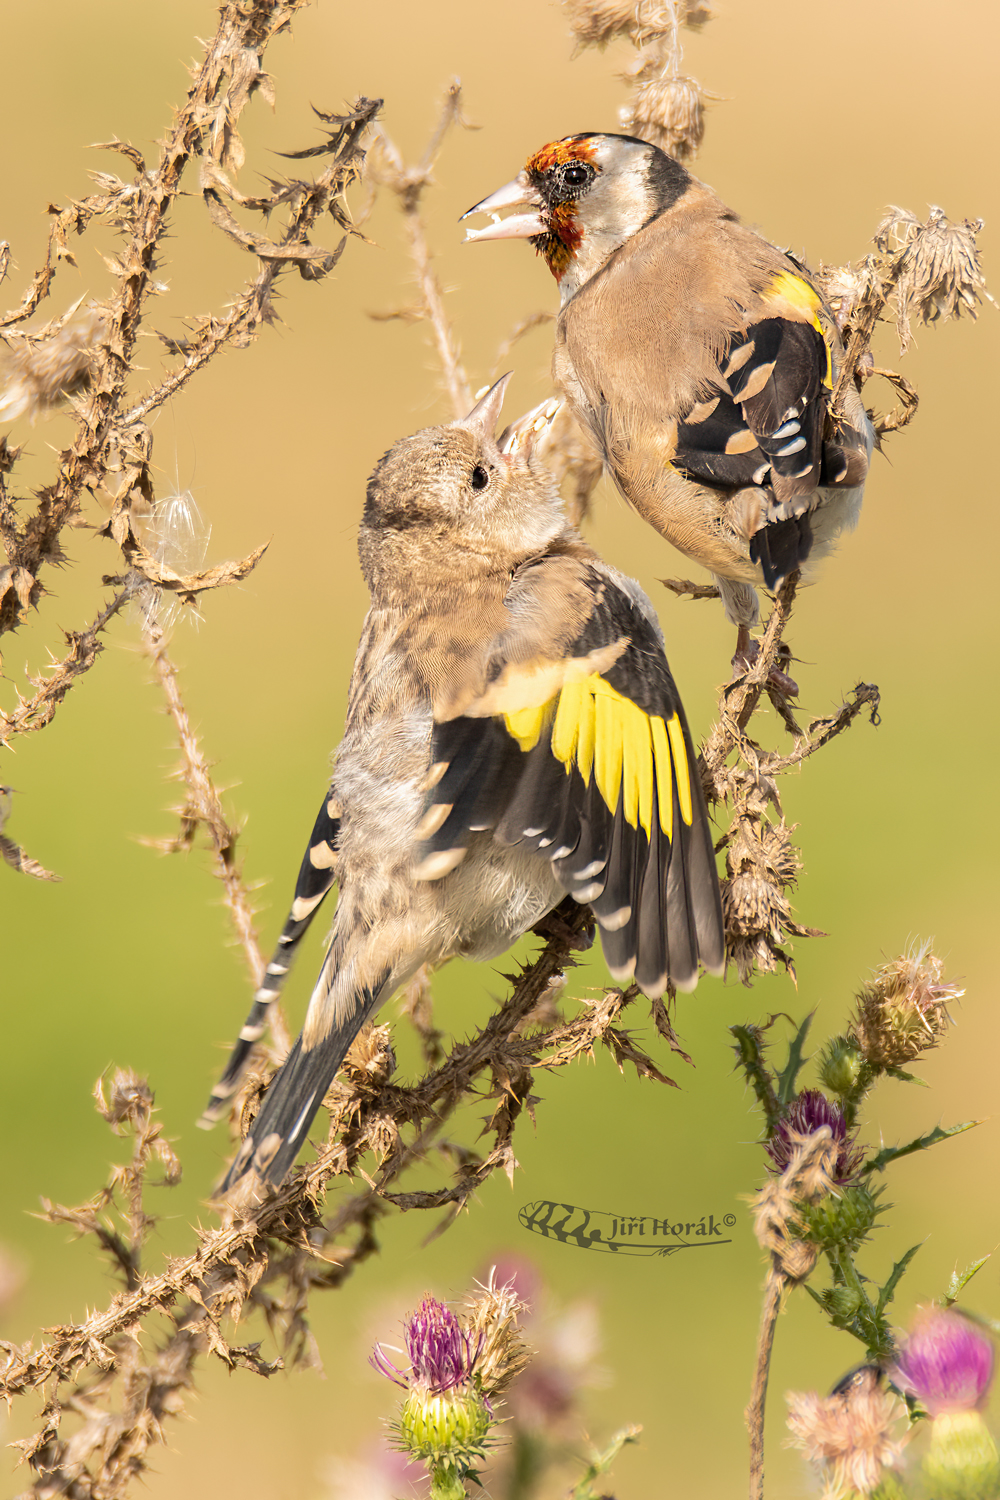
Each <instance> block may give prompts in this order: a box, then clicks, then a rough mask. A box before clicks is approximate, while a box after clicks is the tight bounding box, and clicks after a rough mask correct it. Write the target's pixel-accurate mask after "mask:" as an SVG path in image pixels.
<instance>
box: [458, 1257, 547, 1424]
mask: <svg viewBox="0 0 1000 1500" xmlns="http://www.w3.org/2000/svg"><path fill="white" fill-rule="evenodd" d="M526 1311H527V1304H526V1303H525V1302H523V1301H522V1300H521V1298H520V1296H519V1295H518V1293H517V1290H516V1289H515V1287H514V1286H513V1285H512V1283H511V1282H509V1281H508V1282H506V1283H505V1284H504V1285H498V1283H497V1276H496V1269H495V1268H494V1269H493V1270H492V1271H491V1272H490V1276H489V1280H488V1281H487V1283H486V1285H485V1286H482V1285H480V1288H479V1291H478V1292H476V1293H472V1294H470V1296H468V1297H467V1298H466V1302H465V1324H466V1327H467V1329H468V1339H469V1342H470V1345H471V1346H474V1347H475V1348H476V1350H477V1355H476V1361H475V1364H476V1376H477V1379H478V1383H479V1389H480V1390H481V1391H482V1393H483V1395H484V1396H485V1397H486V1399H487V1401H490V1400H492V1399H493V1398H495V1397H496V1396H499V1395H501V1394H502V1393H503V1392H504V1391H505V1390H506V1389H507V1387H508V1386H509V1385H510V1383H511V1381H512V1380H514V1379H515V1377H516V1376H518V1375H520V1373H521V1371H522V1370H523V1369H524V1367H525V1366H526V1365H527V1363H528V1361H529V1359H530V1358H531V1354H530V1351H529V1349H528V1347H527V1345H526V1344H525V1342H524V1340H523V1339H522V1338H521V1335H520V1333H519V1332H518V1327H517V1324H518V1319H519V1317H520V1316H521V1315H522V1314H523V1313H524V1312H526Z"/></svg>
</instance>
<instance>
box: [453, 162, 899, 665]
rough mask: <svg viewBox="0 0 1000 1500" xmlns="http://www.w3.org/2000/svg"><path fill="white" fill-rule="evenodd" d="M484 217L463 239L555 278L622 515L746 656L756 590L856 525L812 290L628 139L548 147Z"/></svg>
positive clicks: (577, 395)
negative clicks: (706, 591) (694, 573)
mask: <svg viewBox="0 0 1000 1500" xmlns="http://www.w3.org/2000/svg"><path fill="white" fill-rule="evenodd" d="M521 204H523V205H527V207H528V209H529V212H527V213H519V214H515V215H514V216H512V217H507V218H505V219H501V218H500V216H499V210H501V209H505V208H513V207H516V206H517V205H521ZM483 212H486V213H492V214H493V215H494V222H493V223H492V224H490V225H487V226H486V227H485V228H483V229H478V230H470V231H469V239H471V240H495V239H529V240H530V241H531V242H532V244H533V245H534V246H535V249H536V250H537V251H538V252H539V253H540V254H541V255H543V256H544V257H545V260H546V261H547V262H548V265H549V269H550V270H551V271H552V274H553V275H554V276H555V278H556V280H557V282H558V283H559V292H560V297H561V310H560V313H559V318H558V321H557V324H556V348H555V357H554V364H553V368H554V373H555V378H556V381H557V383H558V384H559V385H560V386H561V387H562V389H563V391H564V392H565V394H566V396H567V397H568V399H569V401H570V403H571V405H572V407H573V410H574V412H575V413H576V415H577V417H578V418H579V419H580V421H581V422H582V423H583V425H584V426H585V427H586V428H588V429H589V430H590V432H591V433H592V434H593V436H594V438H595V439H596V441H597V443H598V445H599V447H600V450H601V452H602V454H603V456H604V459H605V462H606V464H607V467H608V469H609V470H610V472H611V474H612V475H613V477H614V479H615V482H616V484H617V485H618V488H619V489H620V491H621V493H622V495H623V496H624V497H625V499H626V500H627V501H628V502H629V503H630V504H631V505H633V506H634V507H635V509H636V510H637V511H638V512H639V514H640V515H641V516H642V517H643V518H644V519H645V520H647V521H649V522H650V524H651V525H652V526H654V527H655V528H656V530H657V531H659V532H660V533H661V534H662V535H663V536H665V537H666V538H667V540H668V541H669V542H672V543H673V545H674V546H675V547H677V548H678V549H679V550H680V551H681V552H683V553H685V554H686V555H687V556H688V557H690V558H692V559H693V560H694V561H695V562H699V563H701V564H702V565H703V566H704V567H706V568H708V570H709V571H710V572H711V573H712V574H713V575H714V577H715V581H716V583H717V585H718V588H719V592H720V594H721V596H722V599H723V602H724V604H725V608H726V613H727V615H728V617H729V619H730V620H731V621H732V623H733V624H735V625H736V626H738V627H739V632H740V634H739V641H738V645H737V652H738V655H743V656H745V653H746V648H747V644H748V632H749V629H750V627H751V626H752V625H754V624H755V623H756V622H757V619H758V617H759V605H758V600H757V593H756V588H757V587H758V586H759V585H760V584H764V585H765V586H766V587H767V588H769V589H775V588H777V587H779V586H780V584H781V583H782V582H783V580H784V579H785V578H786V577H787V576H788V574H789V573H791V572H792V571H793V570H794V569H796V568H805V569H806V570H807V576H808V570H809V568H810V566H811V565H812V564H813V563H815V562H816V561H818V560H819V559H820V558H821V557H822V556H824V555H825V554H826V553H827V552H829V551H830V549H831V547H832V545H833V543H834V541H835V539H836V537H837V536H838V535H839V534H840V532H842V531H844V530H845V529H848V528H850V527H853V526H854V525H855V523H856V521H857V518H858V512H859V509H860V506H861V496H862V491H863V488H864V481H865V476H866V474H867V471H868V461H869V458H870V456H871V450H872V443H873V436H874V435H873V431H872V427H871V424H870V422H869V420H868V417H867V415H866V413H865V410H864V407H863V406H862V404H861V399H860V396H859V395H858V392H857V389H856V387H855V385H854V383H853V382H852V383H851V384H850V385H849V387H848V393H847V402H846V407H845V415H844V416H843V417H840V418H834V417H833V416H832V415H831V413H830V410H829V403H830V397H831V394H832V391H833V387H834V384H835V382H836V379H837V375H838V371H839V366H840V362H841V360H842V357H843V349H842V346H841V342H840V338H839V336H838V333H837V328H836V324H835V322H834V320H833V317H832V315H831V313H830V312H829V310H828V308H827V307H826V305H825V304H824V302H823V299H822V297H821V296H820V294H819V292H818V291H817V289H816V287H815V285H814V284H813V282H812V281H811V280H810V278H809V275H808V274H807V272H806V271H805V270H804V269H803V267H802V266H801V265H800V264H799V263H798V262H797V261H795V260H793V259H792V258H791V257H790V256H789V255H786V254H784V253H783V252H782V251H781V250H778V249H776V248H775V246H774V245H771V244H769V243H768V241H767V240H765V239H763V238H762V237H761V236H760V235H759V234H756V233H754V231H753V230H751V229H747V228H746V227H745V226H744V225H742V224H741V223H740V222H739V220H738V219H737V217H736V215H735V214H734V213H733V212H732V211H731V210H730V209H728V208H727V207H726V205H725V204H724V203H723V202H722V201H721V199H720V198H719V197H718V196H717V195H716V194H715V193H714V192H713V191H712V189H711V188H709V187H706V185H705V184H704V183H703V182H699V181H698V179H697V178H696V177H692V176H691V174H690V173H689V172H688V171H686V170H685V168H684V167H682V166H681V165H680V163H679V162H677V161H674V159H673V158H672V157H670V156H667V155H666V153H665V152H663V151H660V150H659V149H658V148H657V147H656V146H652V145H650V144H649V143H648V142H646V141H641V140H636V139H635V138H633V137H632V136H622V135H593V134H584V135H573V136H567V137H566V139H565V140H561V141H554V142H552V143H551V144H550V145H548V146H543V147H542V149H541V150H540V151H536V152H535V154H534V155H533V156H532V157H531V158H530V159H529V161H528V163H527V165H526V166H525V168H524V170H523V171H522V172H521V173H520V174H519V176H518V177H517V178H515V180H514V181H513V182H511V183H508V184H507V186H506V187H503V188H500V190H499V191H498V192H495V193H492V194H491V195H490V196H489V197H488V198H484V199H483V200H482V201H481V202H480V203H477V204H476V205H475V207H474V208H471V209H469V214H474V213H483ZM464 217H466V218H467V217H468V214H466V215H465V216H464Z"/></svg>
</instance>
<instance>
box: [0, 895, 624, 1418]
mask: <svg viewBox="0 0 1000 1500" xmlns="http://www.w3.org/2000/svg"><path fill="white" fill-rule="evenodd" d="M588 920H589V914H588V913H587V911H586V909H584V908H581V909H580V916H579V927H578V928H577V929H576V930H574V929H573V927H572V925H568V926H567V931H566V933H565V934H563V935H557V936H554V937H552V938H550V940H549V941H548V943H547V944H546V945H545V947H544V948H543V949H542V951H541V953H540V954H539V955H538V957H537V958H536V959H535V960H534V962H533V963H531V964H529V965H528V966H527V968H525V969H524V971H523V972H522V974H521V975H520V977H519V979H518V981H517V983H516V985H515V986H514V989H513V991H512V993H511V995H510V998H509V999H508V1000H507V1002H506V1003H505V1004H504V1005H503V1006H502V1007H501V1008H500V1009H499V1010H498V1011H496V1012H495V1013H494V1014H493V1015H492V1016H491V1017H490V1020H489V1021H488V1022H487V1024H486V1025H485V1026H484V1027H483V1028H482V1030H481V1031H480V1033H479V1035H478V1036H477V1037H475V1038H474V1039H473V1041H472V1042H470V1043H468V1044H466V1045H464V1046H462V1047H460V1048H457V1049H456V1050H455V1052H454V1053H452V1055H451V1056H450V1057H449V1058H448V1059H447V1061H446V1062H445V1063H444V1064H443V1065H442V1066H441V1067H440V1068H438V1069H437V1070H436V1071H435V1072H433V1073H431V1074H429V1075H428V1076H427V1077H426V1078H425V1079H423V1080H422V1081H421V1082H420V1083H419V1084H417V1085H416V1086H415V1087H414V1088H412V1089H400V1088H396V1087H393V1086H391V1085H390V1086H386V1087H385V1088H383V1089H381V1090H377V1091H374V1092H373V1091H372V1089H371V1088H370V1087H369V1088H367V1089H365V1088H358V1087H356V1086H351V1085H349V1084H346V1083H345V1084H341V1085H340V1086H339V1087H338V1091H337V1093H336V1094H335V1095H333V1096H331V1102H332V1103H333V1121H332V1130H333V1135H334V1140H333V1143H332V1144H331V1145H330V1146H328V1147H326V1148H325V1149H324V1150H322V1151H320V1152H319V1153H318V1154H317V1156H316V1157H315V1159H314V1160H313V1161H312V1162H310V1163H309V1164H308V1166H306V1167H305V1168H304V1169H303V1170H301V1171H300V1172H299V1173H297V1174H296V1175H295V1176H293V1177H292V1178H290V1179H289V1180H288V1181H287V1182H286V1183H285V1184H284V1186H283V1187H282V1188H281V1189H280V1190H279V1191H278V1192H277V1193H275V1194H273V1195H272V1196H270V1197H269V1198H267V1200H266V1201H265V1202H264V1203H263V1204H261V1205H255V1206H253V1207H252V1208H249V1209H247V1210H246V1211H244V1213H243V1214H241V1216H239V1217H237V1218H235V1219H234V1221H233V1222H232V1223H229V1224H226V1225H225V1226H223V1227H221V1228H219V1229H215V1230H208V1231H202V1233H201V1237H200V1243H199V1246H198V1249H197V1250H196V1251H195V1252H194V1253H193V1254H191V1255H188V1256H185V1257H182V1258H179V1259H175V1260H173V1261H172V1262H171V1264H170V1266H169V1268H168V1269H167V1270H166V1271H164V1272H163V1273H161V1274H160V1275H158V1276H146V1277H143V1278H142V1280H141V1282H140V1284H139V1285H138V1286H137V1287H136V1289H135V1290H134V1291H131V1292H127V1293H125V1294H121V1295H118V1296H116V1297H115V1298H114V1299H113V1301H112V1302H111V1304H110V1306H109V1307H108V1308H107V1309H106V1310H105V1311H103V1312H100V1313H95V1314H93V1316H92V1317H90V1318H89V1319H88V1320H87V1321H86V1322H85V1323H82V1324H77V1325H71V1326H68V1327H64V1328H59V1329H57V1330H55V1332H54V1334H53V1336H52V1337H51V1338H50V1339H49V1341H48V1342H47V1343H45V1344H43V1345H42V1346H41V1348H39V1349H38V1350H37V1351H32V1350H30V1349H17V1348H15V1347H14V1346H12V1345H7V1346H6V1350H7V1366H6V1370H5V1371H4V1373H3V1375H2V1377H0V1396H3V1397H7V1398H10V1397H13V1396H17V1395H20V1394H22V1393H23V1392H25V1391H27V1390H29V1389H32V1388H35V1387H37V1386H40V1385H43V1384H44V1383H45V1382H46V1381H48V1380H50V1379H52V1378H53V1377H55V1378H57V1379H59V1380H65V1379H68V1378H69V1377H70V1376H71V1375H72V1374H73V1372H74V1371H75V1370H76V1369H78V1368H79V1367H80V1366H81V1365H83V1364H86V1363H89V1362H92V1361H94V1360H97V1361H98V1362H99V1363H106V1364H108V1365H110V1364H113V1362H114V1356H113V1355H112V1354H111V1352H110V1350H109V1348H108V1345H109V1342H110V1341H112V1340H114V1339H116V1338H118V1337H120V1336H121V1335H124V1334H127V1333H129V1332H130V1330H132V1329H134V1328H136V1327H137V1326H138V1325H139V1324H140V1323H141V1322H142V1321H143V1319H144V1318H146V1317H148V1316H150V1315H152V1314H153V1313H155V1312H164V1311H166V1310H168V1309H169V1308H170V1307H172V1306H173V1305H174V1304H175V1303H176V1302H177V1301H178V1300H179V1299H181V1298H183V1297H186V1296H190V1297H192V1298H193V1300H194V1302H195V1303H196V1304H197V1306H198V1309H199V1312H198V1317H199V1318H201V1319H207V1321H208V1323H209V1324H210V1325H211V1326H212V1327H216V1326H217V1324H218V1322H219V1319H220V1318H222V1317H223V1316H224V1315H225V1314H226V1313H227V1312H228V1311H232V1312H233V1313H234V1315H238V1313H239V1309H240V1306H241V1305H242V1303H243V1301H244V1300H246V1299H247V1298H248V1297H249V1296H250V1295H251V1294H252V1289H253V1287H254V1286H255V1285H256V1284H257V1282H258V1281H259V1279H260V1278H261V1277H263V1276H266V1274H267V1268H268V1262H269V1260H270V1259H271V1257H273V1256H274V1254H275V1251H276V1247H275V1246H273V1245H272V1244H271V1243H270V1242H271V1241H273V1240H278V1241H279V1242H282V1243H283V1244H284V1245H286V1246H287V1247H289V1248H290V1249H292V1250H294V1251H296V1252H302V1253H305V1254H307V1255H309V1256H310V1257H313V1258H315V1257H316V1256H317V1255H319V1256H320V1258H321V1259H325V1260H327V1263H328V1267H329V1269H328V1271H327V1273H326V1276H325V1280H324V1284H326V1285H335V1284H338V1283H339V1282H340V1281H342V1280H343V1279H344V1278H345V1277H346V1276H347V1275H349V1274H350V1272H351V1270H352V1269H353V1268H354V1266H355V1265H356V1264H358V1263H360V1261H362V1260H364V1259H366V1258H367V1257H368V1256H369V1255H370V1254H372V1253H374V1251H375V1250H377V1248H378V1246H377V1244H376V1242H375V1240H374V1238H373V1236H372V1234H371V1227H372V1224H373V1222H374V1219H375V1218H376V1217H377V1216H378V1215H379V1213H381V1212H382V1211H383V1209H382V1204H381V1202H380V1200H381V1199H383V1198H385V1197H387V1194H386V1192H385V1188H386V1186H387V1184H388V1183H389V1181H391V1180H392V1179H393V1178H395V1177H396V1176H398V1174H399V1173H400V1172H401V1171H402V1170H403V1169H404V1168H405V1167H406V1166H407V1165H408V1164H409V1162H410V1161H411V1160H412V1158H413V1155H414V1151H413V1149H412V1148H408V1147H405V1146H398V1147H397V1149H396V1151H395V1152H393V1153H391V1154H390V1156H389V1159H388V1160H386V1161H385V1162H384V1164H383V1169H382V1171H381V1173H380V1174H379V1178H378V1180H377V1181H376V1182H375V1183H374V1184H373V1185H372V1187H371V1188H370V1189H367V1190H364V1191H362V1192H359V1193H355V1194H353V1195H352V1196H350V1197H348V1198H347V1199H346V1201H345V1202H344V1203H343V1204H342V1205H341V1206H340V1207H339V1208H338V1210H337V1212H336V1213H335V1214H334V1216H333V1218H332V1219H331V1220H330V1221H329V1222H328V1223H327V1224H326V1225H325V1226H324V1227H323V1230H322V1234H321V1239H322V1245H323V1246H325V1247H326V1249H325V1250H324V1249H323V1248H321V1247H320V1245H319V1241H318V1239H317V1231H318V1227H319V1226H318V1222H317V1218H316V1213H315V1205H316V1203H318V1202H319V1200H320V1198H321V1197H322V1194H323V1192H324V1190H325V1188H326V1187H327V1185H328V1183H329V1181H330V1179H331V1178H332V1177H334V1176H337V1175H342V1174H344V1173H348V1172H352V1171H354V1170H356V1169H357V1167H358V1165H359V1163H360V1161H361V1159H362V1157H363V1156H364V1155H365V1153H366V1152H368V1151H371V1150H373V1149H378V1148H379V1145H380V1143H381V1142H383V1141H384V1140H385V1137H386V1132H387V1130H390V1129H391V1130H392V1131H395V1132H396V1134H397V1138H398V1133H399V1131H400V1130H401V1129H402V1128H403V1127H404V1126H408V1125H411V1124H413V1123H414V1122H415V1121H418V1120H419V1119H420V1118H421V1117H423V1118H427V1117H428V1116H431V1115H433V1117H434V1118H433V1126H432V1128H433V1130H434V1131H436V1130H437V1129H439V1128H440V1126H441V1125H442V1124H443V1123H444V1120H445V1119H446V1117H447V1116H448V1115H450V1114H451V1113H452V1112H453V1111H454V1110H455V1109H456V1107H457V1106H458V1105H459V1104H460V1103H461V1102H462V1101H463V1099H465V1098H466V1097H467V1096H468V1094H469V1093H470V1092H471V1091H472V1087H473V1083H474V1080H475V1077H476V1076H477V1075H478V1073H479V1072H481V1071H482V1069H483V1068H485V1067H490V1066H493V1067H494V1068H495V1070H496V1071H497V1072H498V1073H499V1075H500V1076H503V1074H504V1073H505V1072H506V1071H507V1067H506V1056H507V1052H508V1049H509V1048H510V1047H511V1046H512V1045H514V1046H516V1047H523V1048H525V1049H527V1050H528V1051H530V1052H532V1053H533V1054H534V1055H535V1060H536V1061H537V1055H538V1054H540V1053H541V1052H542V1051H543V1050H544V1048H545V1047H546V1045H547V1042H548V1038H549V1035H550V1034H549V1033H541V1034H539V1035H538V1036H536V1037H533V1038H531V1039H530V1041H529V1040H527V1039H520V1038H518V1037H517V1036H516V1035H515V1032H516V1029H517V1027H518V1026H519V1025H520V1023H521V1022H522V1021H523V1020H524V1018H525V1017H526V1016H527V1015H528V1014H529V1013H530V1011H531V1010H532V1009H533V1007H534V1006H535V1005H536V1004H537V1003H538V1000H539V999H540V998H541V996H542V994H543V993H544V991H545V989H546V987H547V985H548V984H549V983H550V982H551V980H552V978H553V976H554V975H555V974H556V973H557V972H559V971H560V970H562V969H563V968H565V967H566V965H567V964H568V963H569V962H570V961H571V956H572V951H573V948H574V945H575V942H576V940H577V937H578V936H579V933H580V932H582V931H583V929H584V927H585V926H586V923H587V922H588ZM619 998H621V997H619ZM609 1019H613V1013H611V1012H609ZM571 1024H572V1023H571ZM577 1026H578V1030H579V1033H580V1039H581V1045H584V1046H589V1044H590V1042H591V1041H593V1040H597V1038H596V1037H594V1036H593V1035H592V1031H591V1029H590V1016H589V1013H588V1012H586V1011H585V1012H584V1013H583V1014H582V1015H581V1016H580V1017H578V1018H577ZM505 1123H508V1124H509V1123H512V1122H505ZM508 1134H509V1129H508ZM506 1160H507V1155H506V1154H505V1153H503V1152H497V1151H495V1152H493V1153H491V1156H490V1158H488V1163H489V1165H488V1163H487V1162H484V1163H483V1164H482V1165H481V1167H480V1168H479V1170H478V1171H476V1172H474V1173H472V1174H471V1175H470V1176H469V1178H468V1179H467V1181H466V1182H464V1183H463V1184H462V1185H461V1196H462V1198H463V1201H464V1199H465V1198H468V1197H469V1196H470V1195H471V1193H472V1192H473V1191H474V1190H475V1186H476V1185H477V1184H478V1183H479V1182H481V1181H482V1180H484V1178H485V1177H486V1176H488V1175H489V1172H490V1171H492V1170H495V1168H496V1167H497V1166H500V1165H504V1164H505V1163H506ZM400 1201H402V1200H400ZM437 1201H438V1200H437V1197H436V1195H435V1204H434V1206H436V1202H437ZM440 1201H444V1199H441V1200H440ZM404 1206H419V1205H417V1204H413V1205H409V1204H405V1203H404ZM351 1228H356V1229H357V1230H359V1232H360V1233H359V1239H358V1241H357V1243H356V1244H355V1245H353V1246H347V1245H344V1244H343V1243H337V1242H338V1241H339V1240H340V1237H341V1236H342V1235H343V1234H344V1233H345V1231H347V1230H348V1229H351ZM223 1347H224V1346H223ZM219 1352H222V1351H221V1349H220V1350H219Z"/></svg>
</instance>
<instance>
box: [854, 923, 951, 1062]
mask: <svg viewBox="0 0 1000 1500" xmlns="http://www.w3.org/2000/svg"><path fill="white" fill-rule="evenodd" d="M943 973H944V965H943V964H942V962H941V960H940V959H939V958H937V957H936V956H935V955H934V954H933V953H932V952H931V943H930V941H928V942H926V943H922V944H920V945H919V946H915V947H913V948H912V949H911V950H910V951H909V953H904V954H902V955H901V956H900V957H899V958H896V959H893V961H892V963H888V964H883V965H882V967H881V968H880V969H877V970H876V971H875V974H874V975H873V976H872V978H871V979H870V980H869V982H868V983H867V984H866V985H864V986H863V987H862V989H860V990H859V991H858V994H857V997H856V1000H857V1009H856V1012H855V1015H854V1019H853V1021H852V1022H851V1027H850V1036H851V1038H852V1039H853V1040H854V1041H855V1042H856V1043H857V1046H858V1049H859V1051H860V1052H861V1054H862V1056H863V1057H864V1059H865V1061H866V1062H867V1063H868V1064H869V1065H870V1066H871V1067H873V1068H875V1069H876V1070H877V1071H879V1072H884V1071H885V1070H886V1069H887V1068H900V1067H904V1066H905V1065H906V1064H907V1063H910V1062H912V1061H913V1060H914V1058H916V1057H918V1056H919V1055H920V1053H921V1052H928V1051H930V1050H931V1048H933V1047H937V1046H938V1045H939V1044H940V1043H941V1042H942V1041H943V1040H944V1037H945V1035H946V1033H947V1031H948V1027H949V1025H950V1024H951V1017H950V1015H949V1013H948V1006H949V1004H950V1003H951V1002H952V1001H953V1000H958V999H959V998H960V997H961V996H962V995H964V994H965V991H964V990H963V989H959V988H958V986H957V985H954V984H944V983H943V982H942V975H943Z"/></svg>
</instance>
